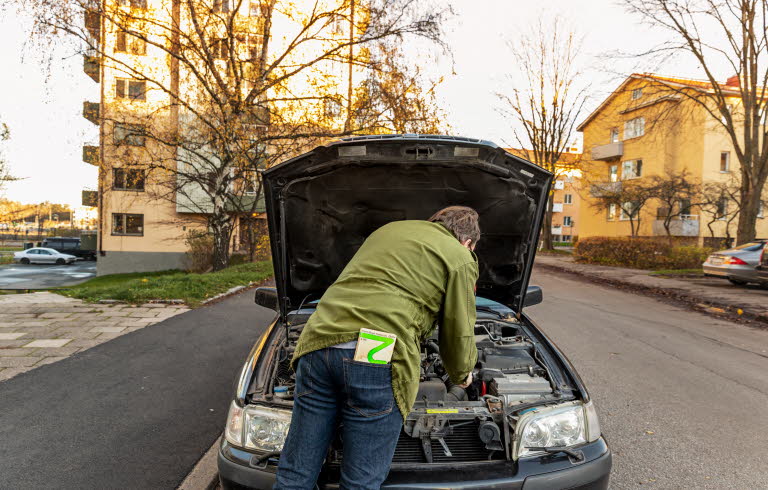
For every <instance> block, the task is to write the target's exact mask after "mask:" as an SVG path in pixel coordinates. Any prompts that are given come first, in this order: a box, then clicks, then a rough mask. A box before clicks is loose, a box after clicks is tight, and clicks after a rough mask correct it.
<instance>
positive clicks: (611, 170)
mask: <svg viewBox="0 0 768 490" xmlns="http://www.w3.org/2000/svg"><path fill="white" fill-rule="evenodd" d="M608 179H609V180H610V181H611V182H618V181H619V166H618V165H611V166H610V167H608Z"/></svg>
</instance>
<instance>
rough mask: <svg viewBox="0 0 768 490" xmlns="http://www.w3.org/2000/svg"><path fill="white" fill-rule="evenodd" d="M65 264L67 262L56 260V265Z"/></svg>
mask: <svg viewBox="0 0 768 490" xmlns="http://www.w3.org/2000/svg"><path fill="white" fill-rule="evenodd" d="M66 263H67V261H66V260H64V259H56V265H64V264H66Z"/></svg>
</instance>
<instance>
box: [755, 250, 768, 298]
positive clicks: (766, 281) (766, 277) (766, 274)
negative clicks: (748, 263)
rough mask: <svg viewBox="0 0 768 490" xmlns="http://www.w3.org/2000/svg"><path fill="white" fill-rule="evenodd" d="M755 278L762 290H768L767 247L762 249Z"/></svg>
mask: <svg viewBox="0 0 768 490" xmlns="http://www.w3.org/2000/svg"><path fill="white" fill-rule="evenodd" d="M756 270H757V277H758V279H760V282H761V284H762V286H763V287H764V288H768V246H765V247H763V251H762V253H761V255H760V263H759V264H758V266H757V269H756Z"/></svg>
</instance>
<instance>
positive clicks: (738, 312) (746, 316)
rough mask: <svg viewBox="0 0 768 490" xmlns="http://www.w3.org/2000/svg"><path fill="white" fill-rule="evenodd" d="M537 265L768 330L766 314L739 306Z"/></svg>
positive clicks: (580, 272)
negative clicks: (747, 322) (680, 303)
mask: <svg viewBox="0 0 768 490" xmlns="http://www.w3.org/2000/svg"><path fill="white" fill-rule="evenodd" d="M535 265H536V267H540V268H542V269H547V270H551V271H556V272H563V273H566V274H572V275H574V276H578V277H581V278H584V279H587V280H589V281H590V282H594V283H597V284H604V285H605V284H607V285H611V286H616V287H619V288H623V289H632V290H633V291H637V292H640V293H644V294H646V295H648V296H655V297H661V298H666V299H672V300H676V301H679V302H682V303H685V304H687V305H688V306H690V307H691V308H692V309H694V310H696V311H700V312H702V313H706V314H709V315H712V316H716V317H719V318H726V319H729V320H740V321H751V322H756V323H758V324H759V325H756V326H758V327H760V328H768V314H766V313H755V312H754V311H749V310H743V309H741V308H739V307H737V306H733V305H730V304H726V303H716V302H712V301H706V302H702V300H701V298H698V297H694V296H690V295H688V294H685V293H681V292H680V291H679V290H676V289H664V288H654V287H648V286H643V285H641V284H635V283H632V282H627V281H621V280H617V279H612V278H606V277H603V276H600V275H595V274H590V273H588V272H583V271H576V270H573V269H569V268H567V267H562V266H558V265H554V264H542V263H540V262H539V263H536V264H535Z"/></svg>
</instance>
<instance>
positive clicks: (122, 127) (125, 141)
mask: <svg viewBox="0 0 768 490" xmlns="http://www.w3.org/2000/svg"><path fill="white" fill-rule="evenodd" d="M112 139H113V141H114V143H115V144H116V145H118V146H120V145H128V146H144V145H145V144H146V136H145V134H144V128H143V127H141V126H139V125H137V124H122V123H115V129H114V131H112Z"/></svg>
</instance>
